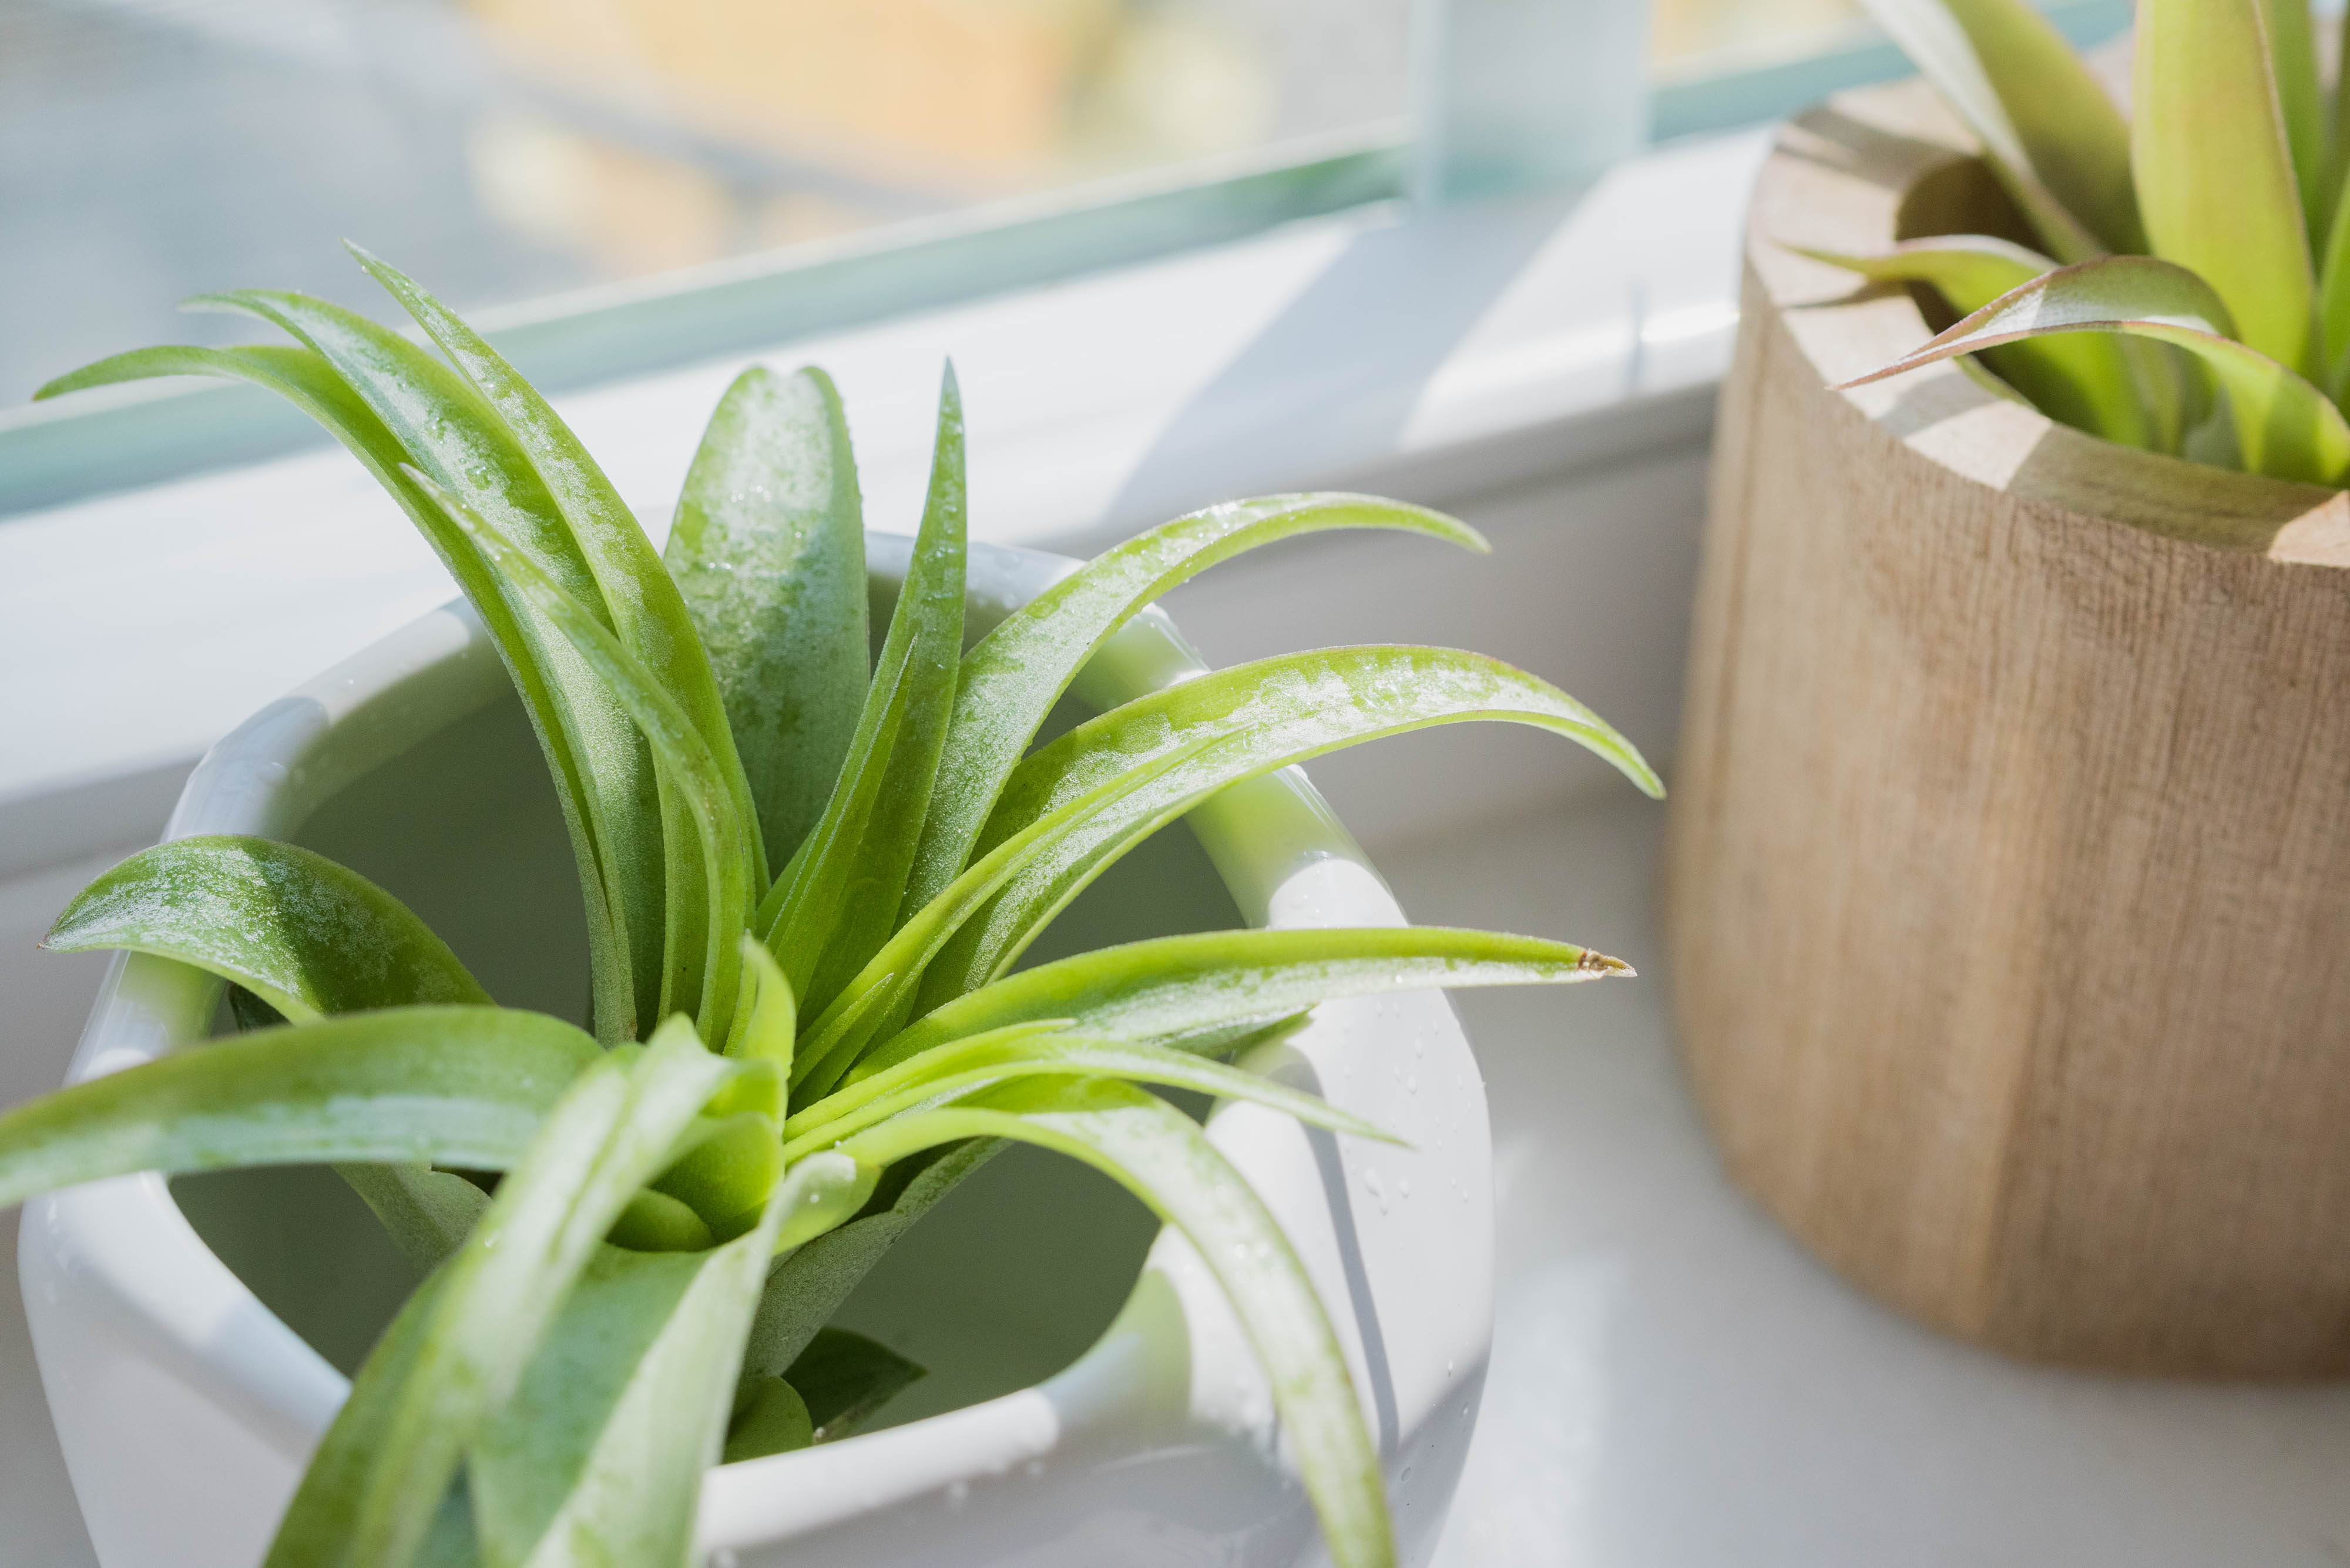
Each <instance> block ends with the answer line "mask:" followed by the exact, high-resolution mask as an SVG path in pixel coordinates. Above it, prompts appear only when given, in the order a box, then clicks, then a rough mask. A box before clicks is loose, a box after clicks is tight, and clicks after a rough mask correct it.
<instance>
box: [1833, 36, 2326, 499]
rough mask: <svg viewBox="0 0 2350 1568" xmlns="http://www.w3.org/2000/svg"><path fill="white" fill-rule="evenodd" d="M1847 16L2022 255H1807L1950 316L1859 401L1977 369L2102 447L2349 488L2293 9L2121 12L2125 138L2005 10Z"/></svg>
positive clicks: (2303, 57) (1935, 245) (2320, 172)
mask: <svg viewBox="0 0 2350 1568" xmlns="http://www.w3.org/2000/svg"><path fill="white" fill-rule="evenodd" d="M1865 3H1866V5H1867V6H1868V9H1869V11H1870V13H1871V15H1873V16H1875V17H1876V19H1877V21H1878V22H1879V23H1881V24H1882V25H1883V26H1885V28H1886V29H1887V31H1888V32H1889V33H1891V34H1892V36H1893V37H1894V39H1895V40H1896V41H1897V42H1898V43H1899V44H1900V46H1901V47H1903V49H1905V50H1906V51H1907V52H1908V56H1909V57H1910V59H1911V61H1912V62H1913V63H1914V64H1916V65H1917V66H1918V69H1919V70H1920V71H1921V72H1923V73H1924V75H1925V76H1926V78H1927V79H1928V80H1929V81H1930V82H1932V83H1933V84H1934V86H1935V87H1936V88H1937V89H1939V92H1940V93H1941V96H1942V97H1943V99H1945V100H1946V101H1947V102H1948V103H1949V105H1950V108H1951V109H1953V110H1954V111H1955V112H1956V113H1957V114H1958V115H1959V116H1960V119H1963V120H1965V121H1966V123H1967V125H1968V126H1969V127H1970V129H1971V130H1973V131H1974V133H1975V135H1976V137H1977V138H1978V139H1979V140H1981V144H1982V156H1983V158H1984V160H1985V161H1986V162H1988V164H1989V165H1990V167H1991V171H1992V173H1993V175H1994V176H1995V177H1996V178H1997V180H1998V182H1999V184H2000V185H2001V187H2002V189H2003V190H2004V191H2005V192H2006V193H2007V194H2008V196H2009V197H2010V198H2012V202H2013V204H2014V206H2015V208H2016V209H2017V211H2018V213H2020V214H2021V216H2022V221H2023V223H2024V224H2025V225H2026V227H2027V228H2028V229H2029V231H2030V233H2029V235H2028V236H2026V237H2029V238H2031V239H2033V240H2034V241H2035V242H2036V244H2022V243H2018V240H2017V239H2016V238H2013V237H2007V236H1998V235H1983V234H1967V235H1944V236H1936V237H1929V238H1920V239H1915V240H1911V241H1908V242H1907V243H1904V244H1899V245H1897V246H1895V247H1894V248H1893V249H1892V250H1891V251H1889V252H1887V254H1882V255H1872V256H1864V255H1847V254H1839V253H1835V252H1830V251H1820V250H1807V251H1806V252H1805V254H1811V255H1814V256H1816V257H1817V258H1819V259H1820V260H1823V261H1827V262H1832V263H1834V264H1835V265H1841V266H1846V267H1850V268H1852V269H1853V270H1855V271H1856V272H1859V273H1861V274H1863V275H1866V276H1868V277H1870V278H1873V279H1877V280H1884V281H1901V282H1908V283H1917V284H1923V285H1926V286H1929V287H1931V288H1932V289H1934V290H1935V291H1937V292H1938V293H1939V295H1940V296H1941V297H1942V299H1943V300H1944V301H1945V302H1946V303H1947V304H1948V306H1950V309H1951V310H1952V311H1953V312H1954V313H1955V314H1957V315H1959V316H1960V317H1962V319H1960V321H1959V322H1958V323H1957V324H1956V325H1954V326H1952V327H1950V328H1949V330H1947V331H1945V332H1942V333H1940V334H1939V336H1937V337H1934V338H1933V339H1932V340H1931V341H1930V342H1929V343H1927V344H1926V345H1925V346H1924V347H1923V348H1919V349H1918V350H1917V351H1916V352H1915V353H1912V354H1908V355H1906V356H1904V357H1903V358H1900V359H1899V360H1898V361H1896V362H1895V363H1893V364H1891V365H1888V366H1887V367H1885V368H1884V369H1881V370H1879V371H1877V373H1876V374H1875V375H1872V376H1866V377H1863V378H1861V380H1863V381H1869V380H1877V379H1881V378H1883V377H1886V376H1893V375H1898V374H1899V373H1900V372H1902V371H1904V370H1909V369H1916V368H1917V367H1918V366H1920V365H1925V364H1929V363H1930V362H1932V361H1935V360H1938V359H1946V358H1952V357H1954V356H1959V355H1969V356H1981V359H1982V362H1983V363H1984V365H1985V366H1986V367H1987V368H1988V369H1991V370H1992V371H1994V372H1996V374H1997V375H1998V376H1999V377H2000V378H2001V379H2002V380H2003V381H2005V382H2006V383H2007V385H2008V386H2009V387H2010V388H2012V389H2013V390H2014V391H2015V392H2017V393H2020V394H2021V395H2022V397H2023V398H2024V399H2025V400H2028V401H2030V402H2031V403H2033V404H2034V405H2035V406H2037V407H2038V408H2039V409H2040V410H2041V411H2043V413H2045V414H2047V415H2048V416H2049V417H2050V418H2051V419H2054V420H2056V421H2060V422H2063V423H2065V424H2069V425H2074V426H2076V427H2078V428H2079V429H2081V430H2084V431H2088V432H2090V433H2091V434H2093V435H2097V436H2102V437H2104V438H2105V439H2106V440H2108V441H2117V442H2120V443H2122V444H2124V445H2126V446H2134V447H2141V448H2145V449H2147V450H2149V451H2154V452H2169V453H2174V454H2180V455H2185V456H2188V457H2190V458H2193V459H2196V460H2198V461H2201V462H2210V463H2214V464H2217V465H2219V466H2221V467H2232V468H2241V469H2243V470H2246V471H2248V472H2253V473H2263V474H2271V475H2274V476H2276V477H2278V478H2282V479H2295V480H2303V481H2309V482H2313V483H2322V484H2341V483H2345V481H2350V422H2345V419H2344V417H2343V408H2344V406H2345V397H2350V202H2345V201H2344V200H2343V199H2342V195H2343V187H2344V183H2345V179H2350V109H2346V108H2345V102H2344V99H2343V96H2342V90H2341V78H2342V73H2341V72H2339V71H2337V72H2336V73H2335V75H2336V80H2335V83H2334V88H2333V90H2332V91H2331V92H2330V93H2329V92H2328V91H2326V90H2325V89H2324V87H2323V86H2322V80H2321V78H2322V73H2321V71H2320V69H2319V66H2318V50H2317V43H2316V29H2315V27H2314V24H2313V21H2312V18H2311V15H2310V10H2309V7H2308V5H2307V4H2306V0H2138V5H2137V36H2136V44H2135V50H2136V52H2135V57H2134V65H2133V78H2132V86H2131V93H2130V99H2131V103H2130V111H2129V114H2128V117H2127V118H2126V119H2125V118H2124V115H2123V112H2122V110H2121V109H2120V108H2119V107H2118V106H2117V105H2116V103H2115V102H2114V100H2113V99H2112V98H2111V97H2109V96H2108V95H2107V93H2106V90H2105V88H2104V87H2103V86H2102V85H2101V84H2100V83H2099V82H2098V80H2097V79H2096V78H2095V75H2094V74H2093V73H2092V72H2091V70H2090V68H2089V67H2088V66H2087V64H2086V63H2085V61H2084V60H2082V59H2081V58H2080V57H2078V56H2077V55H2076V54H2074V51H2073V49H2072V47H2070V46H2069V45H2068V44H2067V43H2066V42H2065V41H2064V37H2063V36H2062V35H2061V34H2059V33H2058V32H2057V31H2056V30H2055V28H2054V26H2051V25H2050V24H2049V22H2048V21H2047V19H2046V18H2044V17H2043V16H2041V15H2040V14H2039V12H2038V11H2036V10H2035V9H2034V8H2033V6H2032V5H2030V4H2029V3H2028V0H1865ZM2345 38H2350V30H2345ZM1798 248H1801V247H1798ZM1854 384H1856V385H1857V384H1859V383H1857V382H1856V383H1854Z"/></svg>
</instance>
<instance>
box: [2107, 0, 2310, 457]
mask: <svg viewBox="0 0 2350 1568" xmlns="http://www.w3.org/2000/svg"><path fill="white" fill-rule="evenodd" d="M2263 4H2264V0H2143V3H2142V4H2141V5H2139V6H2138V11H2137V75H2136V84H2137V85H2136V88H2135V91H2134V93H2133V99H2134V102H2133V104H2132V106H2131V109H2132V118H2131V121H2130V136H2131V141H2130V163H2131V168H2132V170H2133V171H2134V172H2135V173H2136V175H2137V195H2138V204H2139V208H2140V210H2141V212H2142V213H2144V214H2145V218H2146V230H2147V237H2148V239H2149V240H2150V241H2151V242H2152V246H2153V250H2154V254H2156V255H2158V256H2160V257H2161V258H2162V259H2163V260H2165V261H2169V262H2176V263H2178V265H2181V266H2183V267H2187V268H2189V269H2191V270H2192V271H2193V272H2195V273H2196V274H2197V275H2199V276H2200V277H2201V278H2202V279H2204V281H2206V282H2207V283H2209V284H2210V286H2211V288H2212V290H2213V291H2214V292H2216V293H2217V294H2218V295H2219V296H2220V298H2221V299H2223V300H2225V301H2226V302H2227V307H2228V310H2229V312H2230V314H2231V315H2232V317H2234V321H2235V327H2236V328H2237V329H2236V330H2233V331H2230V332H2229V333H2228V336H2230V337H2241V339H2242V340H2243V341H2244V342H2245V343H2246V344H2249V345H2250V346H2251V347H2252V348H2256V349H2258V350H2259V351H2260V352H2261V353H2262V354H2265V355H2267V356H2268V357H2269V358H2272V359H2274V360H2275V361H2277V362H2278V363H2279V364H2281V365H2283V366H2284V367H2286V368H2287V369H2292V370H2294V371H2296V372H2306V371H2308V370H2310V369H2312V364H2311V359H2312V351H2313V344H2312V342H2311V330H2310V327H2311V320H2312V311H2313V305H2314V297H2315V283H2314V279H2313V277H2312V275H2311V268H2310V257H2309V244H2310V242H2309V231H2308V227H2307V224H2306V223H2305V222H2304V220H2303V213H2302V205H2301V194H2300V192H2299V190H2298V189H2297V187H2296V184H2295V182H2294V177H2293V154H2292V151H2291V150H2290V148H2288V146H2287V145H2286V141H2285V130H2284V123H2283V120H2282V109H2281V107H2280V105H2279V103H2278V99H2277V88H2276V81H2275V78H2274V77H2273V75H2272V66H2271V62H2270V58H2269V50H2268V46H2267V43H2266V28H2265V27H2264V26H2262V5H2263ZM2214 368H2215V369H2217V367H2214ZM2230 390H2231V391H2232V390H2233V388H2232V387H2231V388H2230ZM2262 472H2270V471H2268V470H2262Z"/></svg>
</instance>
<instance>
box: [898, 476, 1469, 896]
mask: <svg viewBox="0 0 2350 1568" xmlns="http://www.w3.org/2000/svg"><path fill="white" fill-rule="evenodd" d="M1336 528H1383V529H1391V530H1397V531H1401V532H1406V533H1414V534H1425V535H1429V536H1430V537H1431V538H1437V539H1442V540H1444V541H1446V542H1447V543H1450V544H1454V545H1460V546H1461V547H1462V548H1464V549H1469V550H1475V551H1477V552H1479V553H1480V554H1482V553H1484V552H1485V551H1486V550H1487V549H1488V548H1489V546H1488V545H1486V543H1485V541H1484V538H1483V537H1482V535H1479V534H1478V533H1477V531H1476V530H1475V529H1473V528H1471V527H1470V526H1468V524H1464V523H1461V522H1458V521H1456V520H1454V519H1453V518H1451V517H1447V516H1445V515H1444V514H1442V513H1440V512H1430V511H1429V510H1427V509H1426V508H1425V507H1419V506H1407V505H1404V504H1401V503H1399V502H1394V501H1383V500H1380V499H1379V498H1378V497H1376V496H1369V495H1349V494H1346V493H1337V492H1331V493H1313V494H1300V495H1267V496H1262V497H1260V498H1258V499H1256V500H1253V501H1232V502H1226V503H1224V504H1222V505H1217V506H1211V507H1208V508H1206V509H1205V510H1204V511H1200V512H1193V513H1191V514H1187V515H1185V516H1181V517H1178V518H1176V519H1175V520H1174V521H1173V522H1171V523H1162V524H1159V526H1158V527H1156V528H1153V529H1150V530H1149V532H1147V533H1143V534H1139V535H1136V536H1135V537H1133V538H1131V539H1128V541H1126V542H1125V543H1124V544H1122V545H1118V546H1116V547H1115V548H1113V549H1110V550H1107V551H1105V552H1103V553H1102V554H1101V555H1099V556H1095V557H1094V558H1093V559H1092V560H1091V561H1088V562H1087V563H1086V565H1085V566H1082V567H1080V568H1078V569H1077V570H1076V572H1073V573H1071V574H1070V575H1069V576H1066V577H1064V578H1062V579H1061V580H1060V581H1059V582H1057V583H1055V584H1054V585H1053V586H1052V587H1049V588H1046V589H1045V591H1044V592H1043V593H1041V594H1038V595H1037V596H1036V597H1035V598H1034V599H1031V600H1030V601H1029V602H1028V603H1027V604H1025V605H1024V606H1022V607H1020V608H1019V609H1017V610H1014V612H1013V613H1012V614H1011V615H1009V616H1007V617H1005V618H1004V619H1003V621H1002V623H1000V624H999V625H998V626H997V627H996V628H995V629H994V630H993V631H991V632H989V633H988V634H987V636H986V637H984V638H983V639H980V642H979V645H978V646H977V647H975V648H973V649H972V650H971V651H970V652H969V653H968V654H966V655H964V656H963V661H962V677H961V680H960V681H959V683H958V685H957V688H956V691H955V706H954V716H953V718H952V720H951V722H950V723H949V726H948V730H947V741H946V749H945V751H944V753H942V754H941V757H940V760H939V786H938V798H937V799H936V801H935V802H934V803H933V804H932V805H931V815H930V817H929V818H928V820H926V821H925V822H924V823H923V825H922V843H921V847H920V850H918V851H917V852H916V855H915V861H914V871H913V878H912V881H911V883H910V886H909V887H908V888H907V896H906V904H907V907H908V908H910V909H920V908H922V906H924V905H925V904H928V903H929V902H930V901H931V899H932V898H936V897H937V896H938V895H939V894H940V893H941V891H943V890H944V889H945V888H946V886H947V884H949V883H950V882H951V881H953V880H954V878H955V877H956V876H957V875H958V874H959V873H960V872H961V871H962V868H963V867H964V865H965V863H966V862H967V861H968V860H969V859H970V857H971V853H972V845H973V844H974V843H976V842H977V840H978V837H979V833H980V828H981V826H982V825H983V824H984V823H985V822H986V820H987V815H988V812H989V811H990V810H991V809H992V808H993V805H994V804H995V797H996V795H997V794H998V793H999V792H1000V791H1001V790H1002V789H1003V781H1004V780H1005V778H1007V777H1008V776H1009V775H1010V774H1011V772H1012V769H1013V767H1014V765H1015V764H1016V763H1018V762H1019V761H1020V754H1021V753H1023V752H1024V751H1026V750H1027V749H1028V742H1031V741H1033V740H1035V738H1036V731H1037V728H1038V726H1040V725H1041V724H1043V723H1044V722H1045V715H1046V714H1048V713H1050V712H1051V711H1052V709H1053V704H1054V703H1055V702H1056V701H1059V700H1060V697H1061V693H1062V692H1064V691H1067V690H1068V687H1069V683H1070V682H1071V681H1072V680H1076V675H1077V671H1078V670H1082V669H1083V668H1084V667H1085V663H1086V661H1087V659H1091V658H1092V657H1093V656H1094V654H1095V653H1096V652H1097V651H1098V650H1099V649H1100V648H1101V645H1102V644H1103V643H1105V642H1107V641H1108V640H1109V639H1110V637H1111V636H1112V635H1113V634H1114V633H1116V632H1117V630H1118V628H1120V627H1122V626H1124V625H1125V624H1126V623H1127V622H1128V621H1129V620H1131V619H1133V618H1134V617H1135V616H1136V614H1138V613H1139V611H1140V610H1141V609H1142V608H1143V607H1145V606H1147V605H1149V603H1151V601H1153V600H1154V599H1157V598H1159V597H1160V596H1162V595H1164V594H1166V593H1167V592H1168V591H1169V590H1170V589H1171V588H1174V587H1177V586H1179V585H1180V584H1181V583H1183V582H1186V581H1188V580H1189V579H1191V577H1193V576H1197V575H1198V574H1200V573H1201V572H1203V571H1205V570H1207V569H1208V568H1209V567H1210V566H1215V565H1216V564H1217V563H1219V562H1221V561H1228V560H1230V559H1232V557H1233V556H1238V555H1241V554H1243V552H1245V551H1249V550H1253V549H1255V548H1257V547H1258V546H1259V545H1270V544H1273V543H1274V542H1276V541H1278V540H1282V539H1289V538H1295V537H1296V536H1298V535H1305V534H1316V533H1323V532H1326V531H1328V530H1331V529H1336Z"/></svg>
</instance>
